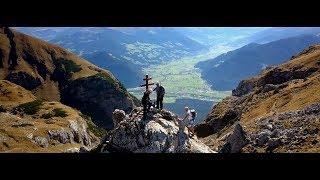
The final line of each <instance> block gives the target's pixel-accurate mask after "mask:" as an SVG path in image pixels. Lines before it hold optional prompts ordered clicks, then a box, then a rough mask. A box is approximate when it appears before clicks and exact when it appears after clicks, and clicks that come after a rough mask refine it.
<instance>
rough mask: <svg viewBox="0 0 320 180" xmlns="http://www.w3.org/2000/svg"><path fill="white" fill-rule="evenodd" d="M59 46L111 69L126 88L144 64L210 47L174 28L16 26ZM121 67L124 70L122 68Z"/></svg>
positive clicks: (179, 56) (134, 84)
mask: <svg viewBox="0 0 320 180" xmlns="http://www.w3.org/2000/svg"><path fill="white" fill-rule="evenodd" d="M16 29H18V30H19V31H22V32H24V33H26V34H29V35H32V36H35V37H38V38H41V39H44V40H47V41H49V42H51V43H54V44H57V45H60V46H62V47H64V48H66V49H68V50H70V51H72V52H73V53H76V54H78V55H79V56H82V57H85V58H88V60H89V61H91V62H92V63H94V64H95V65H97V66H99V67H102V68H106V67H107V68H108V70H110V71H111V72H112V73H114V74H115V76H116V77H117V78H118V79H119V80H120V81H122V82H123V83H124V85H125V86H126V87H136V86H137V85H138V84H137V81H136V80H135V78H136V77H140V76H141V74H142V70H141V68H142V67H146V66H148V65H150V64H159V63H162V62H166V61H170V60H174V59H179V58H181V57H184V56H190V55H194V54H196V53H198V52H200V51H202V50H206V49H207V46H205V45H203V44H201V43H198V42H196V41H194V40H192V39H190V38H189V37H187V36H185V35H183V34H182V33H179V32H178V31H176V30H174V29H172V28H102V27H93V28H87V27H86V28H59V27H58V28H29V27H18V28H16ZM119 68H121V69H119Z"/></svg>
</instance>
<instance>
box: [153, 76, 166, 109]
mask: <svg viewBox="0 0 320 180" xmlns="http://www.w3.org/2000/svg"><path fill="white" fill-rule="evenodd" d="M153 91H156V92H157V102H156V103H157V104H156V108H157V109H160V110H161V109H162V108H163V97H164V94H165V89H164V87H163V86H161V85H160V84H159V83H158V82H157V83H156V87H155V88H154V89H153Z"/></svg>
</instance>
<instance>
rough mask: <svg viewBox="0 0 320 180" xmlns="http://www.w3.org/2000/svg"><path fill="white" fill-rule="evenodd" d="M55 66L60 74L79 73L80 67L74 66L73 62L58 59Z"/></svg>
mask: <svg viewBox="0 0 320 180" xmlns="http://www.w3.org/2000/svg"><path fill="white" fill-rule="evenodd" d="M56 66H57V68H58V70H59V71H60V72H65V73H67V74H69V73H71V72H79V71H81V66H80V65H78V64H76V63H75V62H73V61H70V60H66V59H59V60H58V61H57V62H56Z"/></svg>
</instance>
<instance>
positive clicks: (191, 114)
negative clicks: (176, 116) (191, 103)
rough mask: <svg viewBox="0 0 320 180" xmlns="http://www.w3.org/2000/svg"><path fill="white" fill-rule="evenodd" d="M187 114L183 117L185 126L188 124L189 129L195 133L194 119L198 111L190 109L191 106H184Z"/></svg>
mask: <svg viewBox="0 0 320 180" xmlns="http://www.w3.org/2000/svg"><path fill="white" fill-rule="evenodd" d="M184 110H185V112H186V115H185V117H184V118H183V120H182V122H183V124H184V125H185V126H187V128H188V130H189V131H190V132H191V133H192V136H193V135H194V128H193V126H194V121H195V118H196V115H197V112H196V111H195V110H194V109H191V110H190V109H189V107H185V108H184Z"/></svg>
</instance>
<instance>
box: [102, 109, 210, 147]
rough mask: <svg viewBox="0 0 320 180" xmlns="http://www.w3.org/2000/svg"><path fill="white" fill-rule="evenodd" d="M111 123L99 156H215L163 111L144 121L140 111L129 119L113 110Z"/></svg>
mask: <svg viewBox="0 0 320 180" xmlns="http://www.w3.org/2000/svg"><path fill="white" fill-rule="evenodd" d="M114 122H115V123H116V124H115V128H114V129H113V130H112V131H110V132H109V133H108V136H107V138H106V142H105V144H104V148H102V150H101V151H102V152H131V153H214V151H213V150H211V149H210V148H209V147H208V146H206V145H205V144H203V143H202V142H201V141H199V140H198V138H197V137H196V136H195V135H193V136H192V135H191V134H190V133H189V131H188V129H187V128H185V127H182V126H179V123H178V122H179V120H178V117H177V116H176V115H175V114H173V113H172V112H169V111H166V110H162V111H160V112H157V110H152V111H151V112H149V113H148V114H147V116H146V118H145V119H144V118H143V116H142V112H141V109H134V110H133V111H132V112H131V113H130V114H128V115H124V114H123V112H121V111H120V110H116V111H115V112H114Z"/></svg>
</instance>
